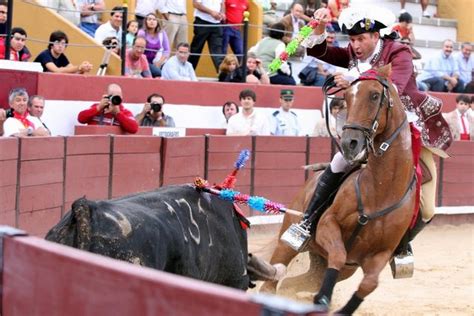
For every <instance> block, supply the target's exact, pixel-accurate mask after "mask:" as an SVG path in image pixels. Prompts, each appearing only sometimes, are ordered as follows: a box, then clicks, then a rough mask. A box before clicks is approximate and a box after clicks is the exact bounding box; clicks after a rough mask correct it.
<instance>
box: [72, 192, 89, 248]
mask: <svg viewBox="0 0 474 316" xmlns="http://www.w3.org/2000/svg"><path fill="white" fill-rule="evenodd" d="M71 213H72V216H73V218H74V219H76V224H77V236H76V238H77V239H76V242H77V248H78V249H82V250H89V247H90V242H91V209H90V202H89V201H88V200H87V199H86V198H85V197H83V198H80V199H78V200H76V201H74V203H73V204H72V208H71Z"/></svg>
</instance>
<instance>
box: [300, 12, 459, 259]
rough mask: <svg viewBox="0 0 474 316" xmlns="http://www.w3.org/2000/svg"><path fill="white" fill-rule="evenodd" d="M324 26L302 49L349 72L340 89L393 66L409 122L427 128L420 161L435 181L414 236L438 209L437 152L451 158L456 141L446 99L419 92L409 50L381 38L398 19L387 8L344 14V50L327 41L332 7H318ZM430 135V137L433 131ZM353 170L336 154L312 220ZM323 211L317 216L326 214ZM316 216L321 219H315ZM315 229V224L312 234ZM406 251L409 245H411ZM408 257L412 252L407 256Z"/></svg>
mask: <svg viewBox="0 0 474 316" xmlns="http://www.w3.org/2000/svg"><path fill="white" fill-rule="evenodd" d="M314 18H315V19H316V20H317V21H319V22H320V23H319V25H318V26H317V27H316V28H315V29H314V31H313V34H312V35H311V36H310V37H308V38H307V39H306V40H305V42H304V43H303V45H305V46H306V47H307V53H308V55H310V56H314V57H316V58H319V59H321V60H323V61H325V62H328V63H330V64H333V65H335V66H339V67H343V68H348V69H349V72H348V73H347V74H342V73H336V74H335V77H334V81H335V83H336V84H337V86H338V87H340V88H347V87H349V85H350V83H351V82H352V81H353V80H355V79H357V78H358V76H359V75H360V74H361V73H363V72H365V71H367V70H369V69H372V68H378V67H381V66H383V65H387V64H391V65H392V74H391V79H392V82H393V84H394V85H395V87H396V89H397V90H398V94H399V95H400V99H401V101H402V103H403V105H404V106H405V109H406V110H407V111H408V112H409V113H407V116H408V119H409V121H412V122H413V121H414V123H415V124H414V126H422V127H423V128H422V130H421V138H422V142H423V146H424V147H423V148H422V149H421V157H420V160H421V161H420V163H424V164H425V166H426V167H427V169H428V170H429V171H430V173H431V176H432V179H431V181H428V182H426V183H424V184H422V188H421V192H422V194H421V201H420V202H421V214H422V217H423V221H419V222H420V225H418V224H417V225H416V226H415V227H414V228H413V230H412V231H411V232H410V234H411V235H412V236H411V237H413V238H414V236H415V235H416V234H417V233H418V232H419V231H421V229H422V228H423V227H424V226H425V224H426V223H427V222H429V221H430V220H431V218H432V217H433V215H434V209H435V192H436V166H435V163H434V159H433V155H432V152H435V153H437V154H438V155H440V156H442V157H447V155H446V154H445V152H444V151H445V150H446V149H447V148H448V147H449V145H450V144H451V142H452V135H451V132H450V130H449V126H448V124H447V123H446V121H445V120H444V118H443V117H442V115H441V106H442V103H441V100H438V99H435V98H433V97H431V96H430V95H427V94H426V93H424V92H422V91H419V90H418V89H417V86H416V80H415V75H414V71H413V64H412V55H411V52H410V50H409V48H408V47H407V46H406V45H403V44H401V43H399V42H396V41H394V36H393V34H391V36H383V37H382V36H381V30H382V29H384V28H386V27H388V26H390V25H391V24H392V23H393V22H394V21H395V16H394V15H393V14H392V13H391V12H390V11H388V10H386V9H382V8H376V7H370V8H369V7H366V8H364V7H349V8H347V9H344V10H343V11H342V12H341V15H340V17H339V23H340V26H341V29H342V30H343V31H344V32H347V33H348V34H349V39H350V40H349V45H348V46H347V47H345V48H341V47H330V46H328V45H327V42H326V24H327V23H329V22H330V21H331V19H330V14H329V12H328V10H327V9H319V10H317V11H316V12H315V13H314ZM428 132H429V133H428ZM427 148H429V149H427ZM349 168H350V166H349V164H348V163H347V162H346V161H345V160H344V158H343V156H342V154H341V153H337V154H336V155H335V156H334V157H333V160H332V161H331V164H330V166H328V167H327V168H326V169H325V170H324V172H323V173H322V174H321V176H320V178H319V181H318V184H317V186H316V189H315V192H314V196H313V198H312V199H311V201H310V203H309V206H308V208H307V209H306V212H305V216H304V217H305V219H307V218H309V217H310V216H311V214H312V213H313V212H315V211H316V209H318V206H320V205H322V204H323V202H325V201H326V200H327V199H328V197H329V195H330V194H331V193H332V192H333V191H335V190H337V188H338V186H339V182H340V181H341V180H342V178H343V176H344V174H345V172H347V171H348V169H349ZM324 211H325V208H323V207H322V208H320V210H318V212H321V213H322V212H324ZM315 217H317V216H315ZM314 230H315V225H314V223H312V233H314ZM406 246H407V247H406V249H405V250H407V249H408V248H409V247H408V246H409V245H406ZM404 254H408V252H406V251H405V252H404Z"/></svg>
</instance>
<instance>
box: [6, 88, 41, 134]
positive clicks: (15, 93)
mask: <svg viewBox="0 0 474 316" xmlns="http://www.w3.org/2000/svg"><path fill="white" fill-rule="evenodd" d="M8 103H9V104H10V108H11V109H12V110H10V111H8V115H7V119H6V120H5V122H4V123H3V132H4V133H3V136H4V137H8V136H17V137H26V136H49V132H48V130H46V129H45V128H44V127H43V125H42V124H41V122H40V121H39V120H38V118H36V117H33V116H31V115H30V114H29V113H28V111H27V104H28V92H26V90H25V89H24V88H15V89H12V90H11V91H10V94H9V95H8Z"/></svg>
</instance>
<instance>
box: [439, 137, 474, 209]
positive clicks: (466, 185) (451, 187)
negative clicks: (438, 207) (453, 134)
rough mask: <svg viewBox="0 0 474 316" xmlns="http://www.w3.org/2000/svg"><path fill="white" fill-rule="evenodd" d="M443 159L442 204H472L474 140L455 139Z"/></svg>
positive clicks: (473, 197)
mask: <svg viewBox="0 0 474 316" xmlns="http://www.w3.org/2000/svg"><path fill="white" fill-rule="evenodd" d="M449 153H450V155H451V157H450V158H448V159H444V161H443V169H442V170H443V178H442V186H441V188H442V192H440V193H441V200H442V205H467V206H468V205H474V194H473V192H474V189H473V188H474V176H473V170H474V159H473V156H474V142H472V141H470V142H466V141H457V142H454V143H453V144H452V145H451V147H450V149H449Z"/></svg>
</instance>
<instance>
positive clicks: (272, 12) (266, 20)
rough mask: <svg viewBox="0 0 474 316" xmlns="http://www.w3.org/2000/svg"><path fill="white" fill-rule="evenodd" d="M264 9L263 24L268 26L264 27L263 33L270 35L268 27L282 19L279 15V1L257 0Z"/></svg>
mask: <svg viewBox="0 0 474 316" xmlns="http://www.w3.org/2000/svg"><path fill="white" fill-rule="evenodd" d="M257 2H259V3H260V5H261V6H262V9H263V24H264V25H265V26H266V27H264V28H263V34H264V35H268V31H267V27H270V25H273V24H275V23H277V22H278V21H280V17H279V16H278V15H277V13H276V11H277V6H278V3H277V2H276V1H275V0H257Z"/></svg>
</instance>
